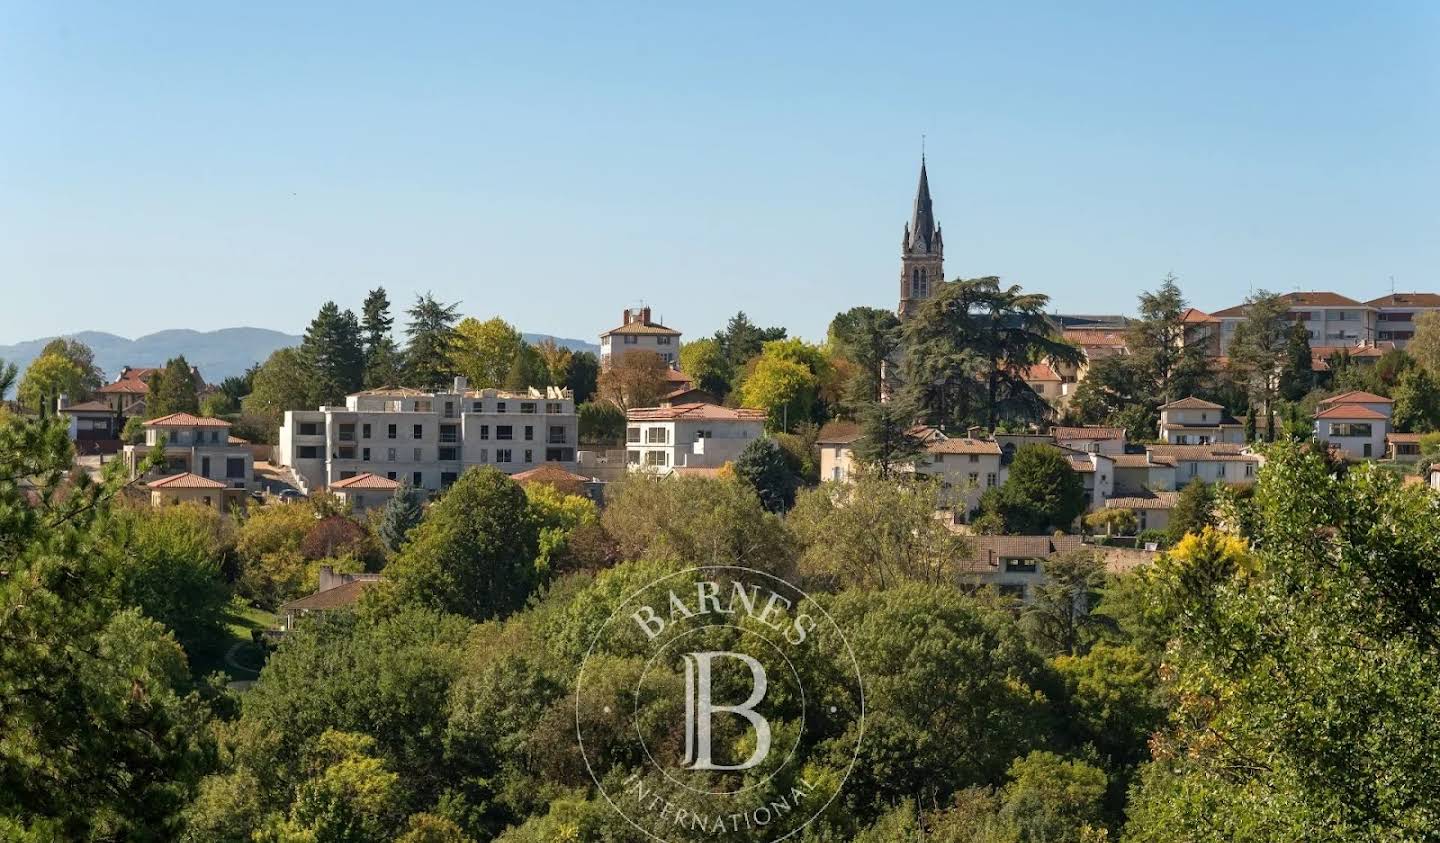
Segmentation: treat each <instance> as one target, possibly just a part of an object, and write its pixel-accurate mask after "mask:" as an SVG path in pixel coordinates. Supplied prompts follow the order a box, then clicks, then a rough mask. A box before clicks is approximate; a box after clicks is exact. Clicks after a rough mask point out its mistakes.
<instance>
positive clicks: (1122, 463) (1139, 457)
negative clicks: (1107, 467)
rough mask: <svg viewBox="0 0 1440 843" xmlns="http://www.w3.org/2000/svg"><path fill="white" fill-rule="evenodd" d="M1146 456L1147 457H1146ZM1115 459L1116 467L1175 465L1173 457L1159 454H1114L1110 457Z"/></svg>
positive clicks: (1172, 466)
mask: <svg viewBox="0 0 1440 843" xmlns="http://www.w3.org/2000/svg"><path fill="white" fill-rule="evenodd" d="M1147 457H1148V459H1147ZM1111 459H1113V460H1115V467H1116V468H1154V467H1155V466H1168V467H1170V468H1174V467H1175V458H1174V457H1166V456H1161V455H1159V454H1116V455H1115V456H1113V457H1111Z"/></svg>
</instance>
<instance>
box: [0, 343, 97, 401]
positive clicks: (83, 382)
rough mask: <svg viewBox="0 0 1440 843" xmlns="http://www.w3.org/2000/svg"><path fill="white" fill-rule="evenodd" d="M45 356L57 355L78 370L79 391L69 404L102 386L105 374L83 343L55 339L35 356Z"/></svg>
mask: <svg viewBox="0 0 1440 843" xmlns="http://www.w3.org/2000/svg"><path fill="white" fill-rule="evenodd" d="M47 354H58V355H60V356H61V357H64V358H65V359H67V360H69V361H70V362H71V363H74V364H75V368H77V369H79V370H80V374H81V378H80V387H81V390H80V391H79V392H76V393H74V394H72V395H71V396H70V400H71V402H75V403H78V402H80V401H85V400H88V399H89V398H90V394H91V393H93V392H94V391H95V390H97V389H99V388H100V387H101V386H103V385H104V383H105V373H104V372H102V371H100V367H99V366H97V365H95V352H94V351H93V350H91V348H90V346H88V345H86V344H85V343H83V342H81V341H79V340H77V339H71V338H67V337H56V338H55V339H53V340H51V341H49V342H47V343H45V346H44V347H43V348H41V349H40V353H39V354H38V355H36V356H37V357H44V356H45V355H47ZM3 394H4V390H0V395H3Z"/></svg>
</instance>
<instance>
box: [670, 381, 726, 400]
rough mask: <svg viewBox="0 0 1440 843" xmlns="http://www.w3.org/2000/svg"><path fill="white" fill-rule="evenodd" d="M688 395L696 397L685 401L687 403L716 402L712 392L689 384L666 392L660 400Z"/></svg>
mask: <svg viewBox="0 0 1440 843" xmlns="http://www.w3.org/2000/svg"><path fill="white" fill-rule="evenodd" d="M686 396H689V397H690V398H692V399H694V400H692V401H687V402H685V403H687V404H714V403H716V402H715V396H713V395H711V394H710V393H708V392H706V391H705V390H703V389H698V388H696V387H693V386H689V385H688V384H687V385H686V386H682V387H680V388H679V389H676V390H672V391H670V392H667V393H665V394H664V395H662V396H660V400H661V401H674V400H675V399H676V398H684V397H686Z"/></svg>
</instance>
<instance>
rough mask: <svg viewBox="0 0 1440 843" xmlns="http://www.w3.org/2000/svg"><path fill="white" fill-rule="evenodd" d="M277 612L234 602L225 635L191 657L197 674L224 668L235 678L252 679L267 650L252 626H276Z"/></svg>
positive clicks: (263, 661)
mask: <svg viewBox="0 0 1440 843" xmlns="http://www.w3.org/2000/svg"><path fill="white" fill-rule="evenodd" d="M275 624H276V616H275V615H274V614H272V613H270V612H267V611H265V610H263V609H256V608H253V607H251V606H243V607H242V606H238V605H236V606H234V607H232V611H230V612H229V613H227V614H226V616H225V633H226V634H225V637H224V638H223V639H222V640H220V641H217V642H216V643H215V646H213V647H207V648H205V649H203V650H197V651H196V652H195V653H194V654H192V656H191V658H190V666H191V669H192V670H193V671H194V672H195V675H197V676H205V675H207V674H209V673H213V672H214V671H217V670H218V671H222V672H223V673H225V674H226V675H227V676H229V677H230V679H231V680H232V681H235V680H241V681H245V680H253V679H255V678H256V677H257V676H259V675H260V668H261V667H262V666H263V665H264V663H265V651H264V649H263V648H261V647H259V646H257V645H256V644H255V643H254V642H253V640H252V639H251V636H250V633H251V631H252V630H257V629H260V630H264V629H273V628H274V627H275Z"/></svg>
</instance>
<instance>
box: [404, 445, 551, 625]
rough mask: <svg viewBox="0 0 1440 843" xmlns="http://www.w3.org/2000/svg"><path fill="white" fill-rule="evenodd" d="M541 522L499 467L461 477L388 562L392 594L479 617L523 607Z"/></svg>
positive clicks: (407, 601)
mask: <svg viewBox="0 0 1440 843" xmlns="http://www.w3.org/2000/svg"><path fill="white" fill-rule="evenodd" d="M536 543H537V528H536V525H535V522H534V520H533V519H532V518H531V517H530V511H529V505H528V503H527V501H526V498H525V492H524V491H523V490H522V489H521V488H520V487H519V486H518V485H516V484H515V482H514V481H513V480H511V479H510V478H508V477H506V476H505V475H503V474H501V473H500V472H499V471H496V470H495V469H494V468H481V469H471V470H469V471H467V472H465V473H464V474H462V475H460V479H459V480H457V481H455V483H454V485H452V486H451V487H450V488H449V490H448V491H446V493H445V495H444V497H442V498H441V499H440V500H439V501H438V502H436V503H435V504H434V505H432V506H431V507H430V511H429V512H428V513H427V514H426V517H425V520H424V521H422V522H421V523H420V526H419V527H417V528H415V530H414V531H412V532H411V533H410V537H409V540H408V541H407V542H406V544H405V546H404V548H403V549H402V550H401V551H400V555H399V557H398V558H396V560H395V561H394V562H391V563H390V565H389V566H388V567H387V568H386V575H387V577H388V582H389V584H390V589H391V591H392V596H393V598H394V599H395V600H396V601H397V602H398V603H400V604H414V605H418V606H425V607H427V608H431V609H434V610H437V611H441V612H449V613H452V614H457V615H464V616H465V617H468V618H471V619H473V620H488V619H490V618H494V617H503V616H505V615H507V614H509V613H510V612H513V611H515V610H516V609H518V608H520V606H522V605H524V603H525V599H526V598H527V597H529V596H530V591H531V589H533V588H534V586H535V582H536V575H535V551H536Z"/></svg>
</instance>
